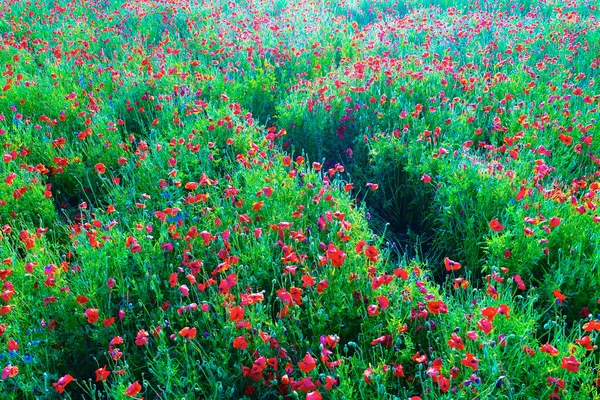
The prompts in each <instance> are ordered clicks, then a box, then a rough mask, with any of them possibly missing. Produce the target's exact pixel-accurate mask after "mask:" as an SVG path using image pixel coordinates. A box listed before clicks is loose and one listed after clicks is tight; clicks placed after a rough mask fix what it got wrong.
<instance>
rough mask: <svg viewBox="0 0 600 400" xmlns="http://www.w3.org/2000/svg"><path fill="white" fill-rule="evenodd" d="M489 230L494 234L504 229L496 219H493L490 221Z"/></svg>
mask: <svg viewBox="0 0 600 400" xmlns="http://www.w3.org/2000/svg"><path fill="white" fill-rule="evenodd" d="M490 228H491V229H492V230H493V231H494V232H500V231H502V230H503V229H504V226H502V224H501V223H500V221H498V220H497V219H493V220H491V221H490Z"/></svg>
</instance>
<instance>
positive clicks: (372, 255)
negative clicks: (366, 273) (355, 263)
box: [365, 246, 379, 262]
mask: <svg viewBox="0 0 600 400" xmlns="http://www.w3.org/2000/svg"><path fill="white" fill-rule="evenodd" d="M365 256H366V257H367V258H368V259H369V260H371V261H372V262H376V261H377V256H379V250H377V248H376V247H374V246H367V248H366V249H365Z"/></svg>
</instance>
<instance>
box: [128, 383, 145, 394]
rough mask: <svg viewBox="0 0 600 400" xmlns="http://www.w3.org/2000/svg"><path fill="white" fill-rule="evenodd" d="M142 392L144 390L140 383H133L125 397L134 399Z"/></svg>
mask: <svg viewBox="0 0 600 400" xmlns="http://www.w3.org/2000/svg"><path fill="white" fill-rule="evenodd" d="M140 390H142V385H140V384H139V383H138V381H135V382H133V383H132V384H131V385H129V387H128V388H127V390H125V396H129V397H133V396H135V395H137V394H138V393H139V392H140Z"/></svg>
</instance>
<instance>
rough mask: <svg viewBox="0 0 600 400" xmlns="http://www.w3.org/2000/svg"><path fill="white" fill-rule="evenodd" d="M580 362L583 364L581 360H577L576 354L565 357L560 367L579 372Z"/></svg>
mask: <svg viewBox="0 0 600 400" xmlns="http://www.w3.org/2000/svg"><path fill="white" fill-rule="evenodd" d="M579 364H581V361H577V359H576V358H575V357H574V356H570V357H563V358H562V365H561V366H560V367H561V368H563V369H566V370H567V371H571V372H577V371H579Z"/></svg>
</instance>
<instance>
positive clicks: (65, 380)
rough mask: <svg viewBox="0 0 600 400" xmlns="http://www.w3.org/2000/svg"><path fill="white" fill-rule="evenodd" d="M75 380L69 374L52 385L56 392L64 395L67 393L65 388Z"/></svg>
mask: <svg viewBox="0 0 600 400" xmlns="http://www.w3.org/2000/svg"><path fill="white" fill-rule="evenodd" d="M74 380H75V379H74V378H73V377H72V376H71V375H69V374H67V375H65V376H63V377H61V378H60V379H59V380H58V381H57V382H54V383H53V384H52V386H54V388H55V389H56V391H57V392H58V393H59V394H62V393H63V392H64V391H65V386H67V385H68V384H69V383H71V382H73V381H74Z"/></svg>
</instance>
